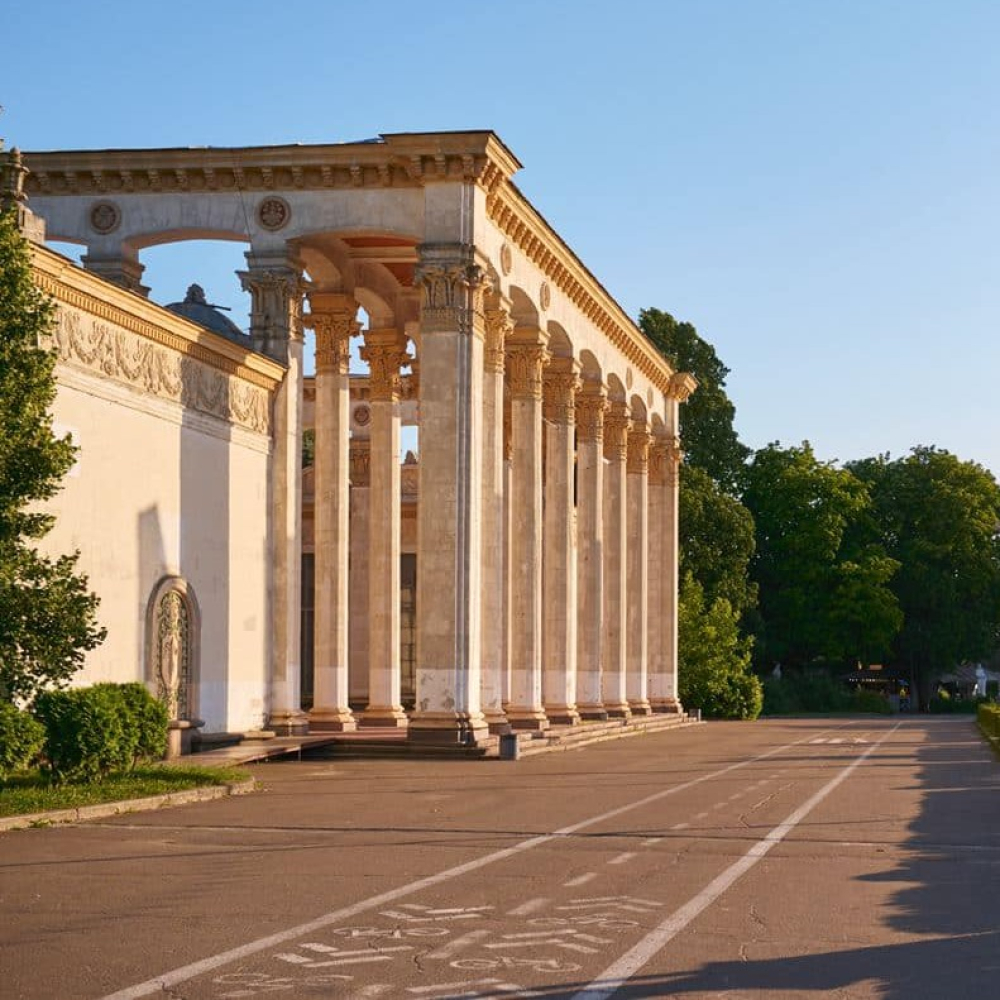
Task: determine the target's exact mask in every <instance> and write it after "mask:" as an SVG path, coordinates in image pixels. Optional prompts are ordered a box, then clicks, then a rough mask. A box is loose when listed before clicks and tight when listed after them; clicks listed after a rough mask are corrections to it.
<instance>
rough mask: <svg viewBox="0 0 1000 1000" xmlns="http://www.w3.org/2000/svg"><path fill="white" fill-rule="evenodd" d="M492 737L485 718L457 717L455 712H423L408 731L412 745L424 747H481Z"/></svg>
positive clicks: (477, 715)
mask: <svg viewBox="0 0 1000 1000" xmlns="http://www.w3.org/2000/svg"><path fill="white" fill-rule="evenodd" d="M489 736H490V730H489V727H488V726H487V725H486V720H485V719H484V718H483V716H482V714H481V713H479V712H477V713H476V714H475V715H457V714H455V713H451V712H422V713H421V714H420V715H416V716H414V717H413V718H412V719H410V725H409V728H408V729H407V731H406V739H407V742H409V743H416V744H420V745H422V746H440V747H463V746H468V747H472V746H479V745H480V744H482V743H485V742H486V741H487V740H488V739H489Z"/></svg>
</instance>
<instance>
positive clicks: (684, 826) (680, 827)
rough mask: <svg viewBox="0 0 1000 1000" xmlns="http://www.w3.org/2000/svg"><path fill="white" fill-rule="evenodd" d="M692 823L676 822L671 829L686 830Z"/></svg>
mask: <svg viewBox="0 0 1000 1000" xmlns="http://www.w3.org/2000/svg"><path fill="white" fill-rule="evenodd" d="M690 825H691V824H690V823H674V825H673V826H672V827H671V828H670V829H671V830H686V829H687V828H688V827H689V826H690Z"/></svg>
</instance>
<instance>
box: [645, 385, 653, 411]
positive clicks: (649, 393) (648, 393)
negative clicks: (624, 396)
mask: <svg viewBox="0 0 1000 1000" xmlns="http://www.w3.org/2000/svg"><path fill="white" fill-rule="evenodd" d="M646 405H647V406H648V407H650V409H652V406H653V390H652V389H647V390H646Z"/></svg>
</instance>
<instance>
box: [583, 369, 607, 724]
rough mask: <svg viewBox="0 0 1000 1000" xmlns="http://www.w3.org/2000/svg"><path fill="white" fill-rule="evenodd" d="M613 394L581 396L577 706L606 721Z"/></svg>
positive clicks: (595, 391)
mask: <svg viewBox="0 0 1000 1000" xmlns="http://www.w3.org/2000/svg"><path fill="white" fill-rule="evenodd" d="M607 408H608V396H607V392H606V391H605V389H604V387H603V386H602V385H601V384H600V383H594V382H585V383H584V386H583V391H582V392H580V393H578V394H577V397H576V492H577V499H576V518H577V520H576V533H577V595H578V596H577V627H576V676H577V692H576V698H577V708H578V710H579V712H580V717H581V718H583V719H600V720H603V719H606V718H607V717H608V713H607V711H606V710H605V708H604V701H603V696H602V693H601V663H602V656H601V649H602V645H603V639H604V414H605V412H606V410H607Z"/></svg>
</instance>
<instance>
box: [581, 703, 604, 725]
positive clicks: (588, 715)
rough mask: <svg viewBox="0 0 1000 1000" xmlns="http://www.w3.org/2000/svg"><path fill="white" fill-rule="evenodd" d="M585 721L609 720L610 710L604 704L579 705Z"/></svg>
mask: <svg viewBox="0 0 1000 1000" xmlns="http://www.w3.org/2000/svg"><path fill="white" fill-rule="evenodd" d="M577 710H578V711H579V713H580V718H581V719H583V721H584V722H607V721H608V711H607V709H606V708H605V707H604V706H603V705H577Z"/></svg>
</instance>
